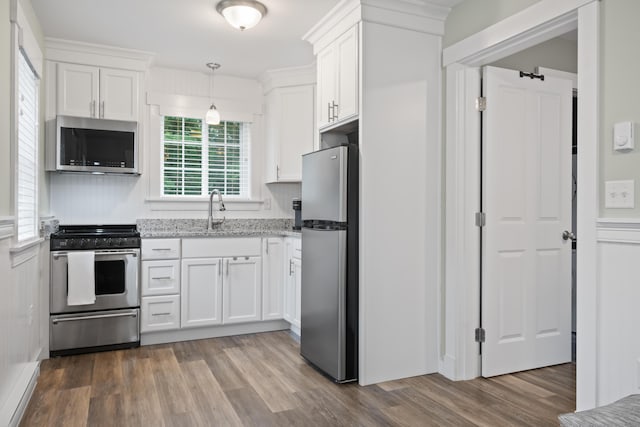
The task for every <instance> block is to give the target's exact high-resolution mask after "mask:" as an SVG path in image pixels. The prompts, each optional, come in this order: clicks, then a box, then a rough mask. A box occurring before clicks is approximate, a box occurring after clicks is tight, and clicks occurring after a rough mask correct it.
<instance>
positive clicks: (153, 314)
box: [151, 313, 171, 316]
mask: <svg viewBox="0 0 640 427" xmlns="http://www.w3.org/2000/svg"><path fill="white" fill-rule="evenodd" d="M151 315H152V316H171V313H151Z"/></svg>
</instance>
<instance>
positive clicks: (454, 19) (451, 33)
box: [442, 0, 540, 47]
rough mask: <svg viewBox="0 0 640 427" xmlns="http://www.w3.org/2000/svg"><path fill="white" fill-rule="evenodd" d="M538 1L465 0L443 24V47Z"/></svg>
mask: <svg viewBox="0 0 640 427" xmlns="http://www.w3.org/2000/svg"><path fill="white" fill-rule="evenodd" d="M538 1H540V0H466V1H465V2H464V3H461V4H459V5H458V6H456V7H454V8H453V10H452V11H451V13H450V14H449V16H448V17H447V21H446V23H445V34H444V37H443V39H442V45H443V46H444V47H447V46H451V45H452V44H454V43H456V42H459V41H460V40H462V39H465V38H467V37H469V36H470V35H473V34H475V33H477V32H478V31H480V30H483V29H485V28H487V27H489V26H491V25H493V24H495V23H496V22H500V21H502V20H503V19H504V18H507V17H509V16H511V15H513V14H515V13H517V12H520V11H521V10H523V9H526V8H527V7H529V6H531V5H532V4H534V3H537V2H538Z"/></svg>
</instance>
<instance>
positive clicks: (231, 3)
mask: <svg viewBox="0 0 640 427" xmlns="http://www.w3.org/2000/svg"><path fill="white" fill-rule="evenodd" d="M216 10H217V11H218V13H219V14H220V15H222V16H224V19H226V20H227V22H228V23H229V24H231V26H232V27H234V28H237V29H239V30H240V31H244V30H246V29H247V28H251V27H255V26H256V25H257V24H258V22H260V20H261V19H262V18H263V17H264V16H265V15H266V14H267V8H266V7H265V5H263V4H262V3H260V2H258V1H254V0H222V1H221V2H220V3H218V5H217V6H216Z"/></svg>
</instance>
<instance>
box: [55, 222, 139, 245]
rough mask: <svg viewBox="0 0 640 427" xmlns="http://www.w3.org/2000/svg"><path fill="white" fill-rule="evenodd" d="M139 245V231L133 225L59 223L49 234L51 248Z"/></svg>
mask: <svg viewBox="0 0 640 427" xmlns="http://www.w3.org/2000/svg"><path fill="white" fill-rule="evenodd" d="M139 247H140V233H139V232H138V230H137V228H136V226H135V225H61V226H60V228H59V229H58V231H57V232H55V233H53V234H51V250H91V249H126V248H139Z"/></svg>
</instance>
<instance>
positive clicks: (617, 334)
mask: <svg viewBox="0 0 640 427" xmlns="http://www.w3.org/2000/svg"><path fill="white" fill-rule="evenodd" d="M597 233H598V234H597V237H598V272H599V273H598V278H597V280H598V298H597V301H598V302H597V304H598V309H597V324H598V330H597V341H598V352H597V361H598V362H597V373H596V375H597V384H598V395H597V402H598V405H605V404H608V403H611V402H613V401H615V400H617V399H619V398H621V397H624V396H626V395H629V394H633V393H640V333H639V329H640V219H633V220H619V219H609V218H607V219H600V220H599V221H598V232H597ZM578 244H579V243H578ZM578 250H579V248H578ZM578 280H580V278H579V277H578ZM578 304H580V293H578ZM579 339H580V324H578V340H579Z"/></svg>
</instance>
